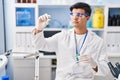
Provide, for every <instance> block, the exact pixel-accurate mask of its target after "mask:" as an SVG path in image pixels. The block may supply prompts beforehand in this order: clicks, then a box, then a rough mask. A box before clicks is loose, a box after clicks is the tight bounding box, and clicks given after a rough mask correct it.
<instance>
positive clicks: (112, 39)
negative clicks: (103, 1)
mask: <svg viewBox="0 0 120 80" xmlns="http://www.w3.org/2000/svg"><path fill="white" fill-rule="evenodd" d="M105 14H106V20H105V26H106V27H105V41H106V43H107V51H108V54H109V55H111V56H120V25H119V20H120V17H119V15H120V6H119V5H107V6H106V12H105Z"/></svg>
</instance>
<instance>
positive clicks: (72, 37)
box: [70, 28, 76, 54]
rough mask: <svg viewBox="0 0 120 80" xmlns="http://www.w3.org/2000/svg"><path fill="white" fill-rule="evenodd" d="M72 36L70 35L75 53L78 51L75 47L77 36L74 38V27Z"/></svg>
mask: <svg viewBox="0 0 120 80" xmlns="http://www.w3.org/2000/svg"><path fill="white" fill-rule="evenodd" d="M71 32H72V33H71V35H70V36H71V37H70V40H71V41H70V42H71V45H72V47H73V50H74V53H73V54H75V53H76V49H75V38H74V28H73V29H72V30H71Z"/></svg>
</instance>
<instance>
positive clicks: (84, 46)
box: [80, 31, 89, 55]
mask: <svg viewBox="0 0 120 80" xmlns="http://www.w3.org/2000/svg"><path fill="white" fill-rule="evenodd" d="M88 43H89V31H88V35H87V37H86V40H85V43H84V45H83V48H82V49H81V53H80V54H81V55H83V54H86V53H85V51H86V49H87V45H88Z"/></svg>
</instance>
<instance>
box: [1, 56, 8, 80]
mask: <svg viewBox="0 0 120 80" xmlns="http://www.w3.org/2000/svg"><path fill="white" fill-rule="evenodd" d="M7 62H8V59H7V57H6V56H5V55H0V80H1V79H2V78H1V77H2V76H4V75H5V74H6V69H5V66H6V64H7Z"/></svg>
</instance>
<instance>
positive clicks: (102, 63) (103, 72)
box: [95, 41, 110, 77]
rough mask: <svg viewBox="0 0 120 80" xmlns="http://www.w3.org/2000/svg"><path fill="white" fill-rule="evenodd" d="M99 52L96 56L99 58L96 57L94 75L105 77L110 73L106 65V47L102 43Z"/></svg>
mask: <svg viewBox="0 0 120 80" xmlns="http://www.w3.org/2000/svg"><path fill="white" fill-rule="evenodd" d="M99 51H100V54H99V55H98V56H99V57H98V61H97V65H98V72H97V73H96V74H95V75H96V76H99V77H106V76H108V74H109V73H110V70H109V67H108V65H107V62H108V56H107V52H106V45H105V43H104V41H102V42H101V46H100V50H99Z"/></svg>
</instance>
